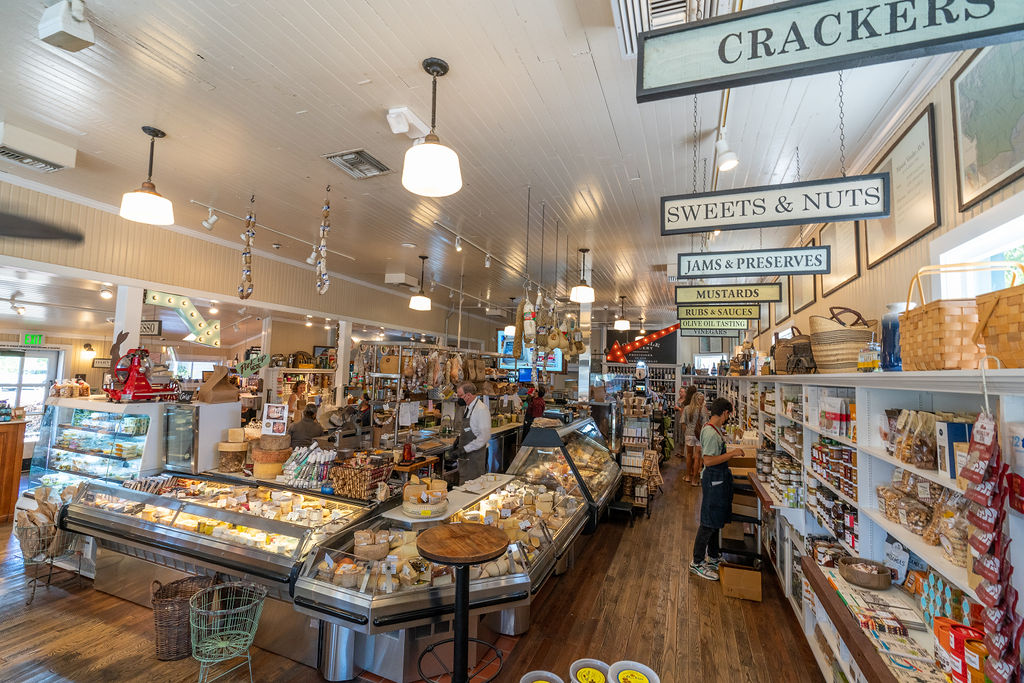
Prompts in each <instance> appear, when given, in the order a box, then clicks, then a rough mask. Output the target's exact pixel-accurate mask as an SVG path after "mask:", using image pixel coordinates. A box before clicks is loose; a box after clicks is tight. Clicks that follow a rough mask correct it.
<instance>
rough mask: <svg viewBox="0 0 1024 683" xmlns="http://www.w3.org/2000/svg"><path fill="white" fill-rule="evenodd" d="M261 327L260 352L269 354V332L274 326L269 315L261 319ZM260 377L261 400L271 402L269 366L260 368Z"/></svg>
mask: <svg viewBox="0 0 1024 683" xmlns="http://www.w3.org/2000/svg"><path fill="white" fill-rule="evenodd" d="M261 322H262V323H263V327H262V328H261V329H260V353H265V354H267V355H268V356H269V355H270V332H271V330H272V329H273V327H274V322H273V320H271V318H270V316H269V315H268V316H266V317H265V318H263V320H262V321H261ZM260 378H262V380H263V400H264V401H266V402H267V403H273V396H272V395H271V389H273V388H274V387H272V386H271V385H270V366H269V365H268V366H267V367H265V368H262V369H261V370H260Z"/></svg>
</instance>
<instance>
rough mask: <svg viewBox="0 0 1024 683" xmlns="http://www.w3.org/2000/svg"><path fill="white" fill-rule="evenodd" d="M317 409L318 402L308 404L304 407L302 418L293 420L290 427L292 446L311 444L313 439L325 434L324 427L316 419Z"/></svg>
mask: <svg viewBox="0 0 1024 683" xmlns="http://www.w3.org/2000/svg"><path fill="white" fill-rule="evenodd" d="M316 411H317V407H316V404H314V403H309V404H307V405H306V406H305V407H304V408H303V409H302V419H301V420H299V421H297V422H293V423H292V426H291V427H289V428H288V435H289V436H291V437H292V448H298V447H300V446H309V445H310V444H312V443H313V439H315V438H316V437H318V436H323V433H324V428H323V427H322V426H320V423H319V422H317V421H316Z"/></svg>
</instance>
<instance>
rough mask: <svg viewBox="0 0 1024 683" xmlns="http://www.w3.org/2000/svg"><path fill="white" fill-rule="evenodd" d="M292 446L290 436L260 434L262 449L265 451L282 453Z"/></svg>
mask: <svg viewBox="0 0 1024 683" xmlns="http://www.w3.org/2000/svg"><path fill="white" fill-rule="evenodd" d="M291 445H292V437H291V436H290V435H288V434H260V448H262V449H263V450H265V451H280V450H284V449H286V448H288V447H290V446H291Z"/></svg>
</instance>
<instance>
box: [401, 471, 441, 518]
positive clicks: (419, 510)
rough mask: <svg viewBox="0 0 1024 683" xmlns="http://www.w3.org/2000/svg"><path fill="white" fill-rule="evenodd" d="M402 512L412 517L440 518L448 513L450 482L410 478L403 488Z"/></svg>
mask: <svg viewBox="0 0 1024 683" xmlns="http://www.w3.org/2000/svg"><path fill="white" fill-rule="evenodd" d="M402 510H403V511H404V512H405V514H407V515H409V516H411V517H428V518H429V517H440V516H441V515H443V514H445V513H446V512H447V511H448V482H446V481H445V480H444V479H420V478H419V477H417V476H415V475H414V476H412V477H409V481H408V482H407V483H406V484H405V486H404V487H403V488H402Z"/></svg>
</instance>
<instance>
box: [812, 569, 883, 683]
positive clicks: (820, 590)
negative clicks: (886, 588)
mask: <svg viewBox="0 0 1024 683" xmlns="http://www.w3.org/2000/svg"><path fill="white" fill-rule="evenodd" d="M800 567H801V569H803V571H804V577H805V578H806V579H807V582H808V583H810V584H811V590H813V591H814V593H815V594H816V595H817V596H818V602H820V603H821V605H822V607H823V608H824V610H825V612H826V613H827V614H828V618H829V619H831V620H832V623H833V624H834V625H835V627H836V631H837V632H838V633H839V637H840V638H842V640H843V642H844V643H846V647H847V649H849V650H850V654H851V655H852V656H853V659H854V661H856V662H857V666H858V667H860V670H861V673H863V674H864V676H865V678H867V679H868V680H869V681H872V682H873V683H896V677H895V676H894V675H893V673H892V671H891V670H890V669H889V667H888V665H886V663H885V662H884V661H883V660H882V658H881V657H880V656H879V655H878V651H877V650H876V649H875V645H874V643H872V642H871V638H870V637H868V635H867V634H866V633H864V630H863V629H861V627H860V624H858V623H857V620H856V619H854V618H853V614H852V613H851V612H850V609H849V608H848V607H847V606H846V604H845V603H844V602H843V600H842V598H840V597H839V593H837V592H836V589H835V588H833V587H832V584H831V583H829V581H828V578H827V577H826V576H825V574H824V573H823V572H822V571H821V568H820V567H818V564H817V563H816V562H815V561H814V559H813V558H811V557H810V556H808V555H804V556H803V557H801V558H800ZM813 637H814V635H813V634H812V635H809V636H808V638H813Z"/></svg>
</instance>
